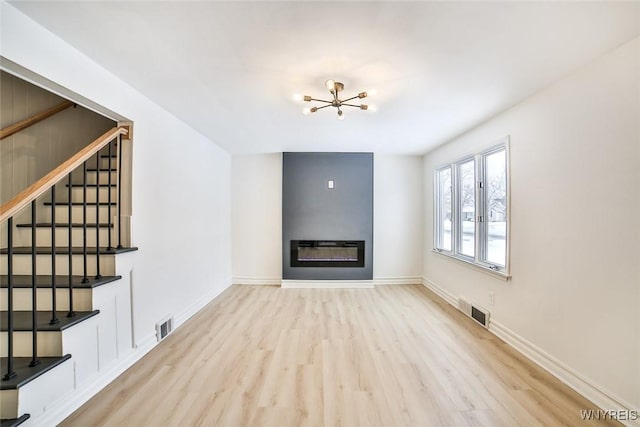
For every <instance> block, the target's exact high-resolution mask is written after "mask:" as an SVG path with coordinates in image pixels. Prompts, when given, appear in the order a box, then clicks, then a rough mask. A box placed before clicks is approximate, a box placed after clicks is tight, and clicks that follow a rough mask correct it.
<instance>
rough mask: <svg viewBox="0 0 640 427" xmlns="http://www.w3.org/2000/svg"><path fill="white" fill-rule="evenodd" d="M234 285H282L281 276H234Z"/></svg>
mask: <svg viewBox="0 0 640 427" xmlns="http://www.w3.org/2000/svg"><path fill="white" fill-rule="evenodd" d="M232 283H233V284H234V285H251V286H259V285H262V286H280V284H281V283H282V278H281V277H234V278H233V279H232Z"/></svg>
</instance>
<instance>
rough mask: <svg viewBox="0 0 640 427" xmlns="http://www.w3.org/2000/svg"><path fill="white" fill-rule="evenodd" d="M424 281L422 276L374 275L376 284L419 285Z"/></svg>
mask: <svg viewBox="0 0 640 427" xmlns="http://www.w3.org/2000/svg"><path fill="white" fill-rule="evenodd" d="M420 283H422V277H420V276H402V277H374V278H373V284H374V285H376V286H384V285H418V284H420Z"/></svg>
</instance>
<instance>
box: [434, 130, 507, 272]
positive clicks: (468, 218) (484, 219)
mask: <svg viewBox="0 0 640 427" xmlns="http://www.w3.org/2000/svg"><path fill="white" fill-rule="evenodd" d="M507 144H508V141H506V140H505V141H504V142H502V143H501V144H500V145H498V146H496V147H493V148H491V149H489V150H486V151H483V152H481V153H478V154H475V155H473V156H468V157H465V158H463V159H462V160H460V161H458V162H455V163H451V164H447V165H444V166H443V167H440V168H438V169H436V171H435V221H434V226H435V229H434V248H435V250H436V251H438V252H440V253H443V254H446V255H450V256H453V257H455V258H458V259H460V260H463V261H466V262H470V263H473V264H476V265H479V266H481V267H484V268H488V269H491V270H494V271H498V272H500V273H503V274H507V271H508V270H507V260H508V244H507V242H508V236H507V230H508V226H507V223H508V220H509V200H508V195H509V191H508V171H507V169H508V168H507V164H508V148H507Z"/></svg>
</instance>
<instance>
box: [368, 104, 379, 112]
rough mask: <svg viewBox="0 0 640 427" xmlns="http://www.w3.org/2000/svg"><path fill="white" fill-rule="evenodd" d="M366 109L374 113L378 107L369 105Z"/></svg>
mask: <svg viewBox="0 0 640 427" xmlns="http://www.w3.org/2000/svg"><path fill="white" fill-rule="evenodd" d="M367 111H371V112H372V113H375V112H376V111H378V107H376V106H375V105H369V106H368V107H367Z"/></svg>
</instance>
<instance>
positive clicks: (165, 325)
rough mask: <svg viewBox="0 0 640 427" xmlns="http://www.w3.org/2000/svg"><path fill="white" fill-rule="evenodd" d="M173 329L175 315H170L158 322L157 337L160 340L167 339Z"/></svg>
mask: <svg viewBox="0 0 640 427" xmlns="http://www.w3.org/2000/svg"><path fill="white" fill-rule="evenodd" d="M171 331H173V316H171V315H169V316H167V317H165V318H164V319H162V320H161V321H159V322H158V323H156V338H157V339H158V342H160V341H162V340H163V339H165V337H166V336H167V335H169V334H170V333H171Z"/></svg>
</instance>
